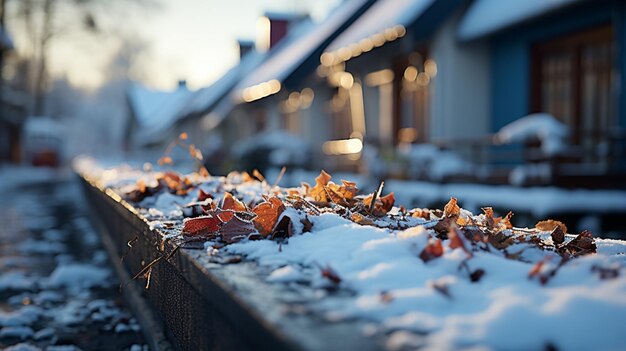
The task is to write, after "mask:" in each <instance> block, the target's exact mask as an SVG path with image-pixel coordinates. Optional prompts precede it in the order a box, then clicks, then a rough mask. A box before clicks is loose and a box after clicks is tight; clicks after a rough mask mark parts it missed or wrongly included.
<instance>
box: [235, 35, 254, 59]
mask: <svg viewBox="0 0 626 351" xmlns="http://www.w3.org/2000/svg"><path fill="white" fill-rule="evenodd" d="M237 43H238V44H239V59H240V60H241V59H242V58H243V57H244V56H246V54H247V53H249V52H250V51H252V49H254V41H252V40H245V39H239V40H237Z"/></svg>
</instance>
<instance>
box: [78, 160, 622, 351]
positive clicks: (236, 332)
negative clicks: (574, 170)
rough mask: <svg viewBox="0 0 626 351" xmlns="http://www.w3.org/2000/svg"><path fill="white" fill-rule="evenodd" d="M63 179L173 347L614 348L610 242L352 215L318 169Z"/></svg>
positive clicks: (386, 203) (558, 232) (429, 215)
mask: <svg viewBox="0 0 626 351" xmlns="http://www.w3.org/2000/svg"><path fill="white" fill-rule="evenodd" d="M77 169H78V171H79V173H81V174H82V175H83V179H85V184H86V191H87V194H88V196H89V202H90V206H93V208H94V209H95V211H94V212H95V213H96V214H97V217H99V218H101V219H102V221H103V222H105V225H106V228H107V230H106V232H105V233H104V235H108V236H110V237H111V238H112V240H113V241H114V242H115V243H116V245H117V246H116V249H115V250H113V252H112V253H113V254H114V255H117V256H118V257H119V256H123V257H124V262H125V265H126V268H127V269H128V271H129V272H131V273H133V275H135V274H136V273H143V274H139V276H144V277H146V278H148V279H149V280H148V281H149V282H150V286H149V287H148V288H147V289H146V290H145V295H146V296H147V297H148V300H149V301H151V303H152V304H153V306H154V307H155V308H156V309H157V310H158V311H159V313H161V316H162V318H163V320H164V323H165V324H166V325H167V327H168V328H169V329H170V330H171V333H172V334H173V335H174V337H175V338H176V339H177V342H178V343H179V345H180V346H181V347H182V348H184V349H196V348H210V347H216V346H230V347H233V346H234V347H241V348H257V349H258V348H260V347H264V348H265V347H272V348H279V349H280V348H295V349H307V350H309V349H310V350H317V349H320V350H321V349H364V350H367V349H390V350H401V349H407V348H408V349H413V348H416V347H423V348H425V349H458V348H465V347H479V348H486V349H511V348H513V349H525V350H526V349H544V348H548V347H550V348H556V349H566V350H567V349H620V348H622V347H623V345H624V344H625V343H626V334H624V333H623V325H624V324H626V268H625V267H626V243H625V242H623V241H616V240H608V239H598V238H592V237H591V235H590V234H589V233H587V232H584V233H581V234H576V235H572V234H567V232H568V230H567V228H566V227H565V226H563V225H562V224H560V223H556V222H545V223H541V224H539V225H538V227H537V228H533V229H528V228H514V227H512V226H511V224H510V217H505V218H499V217H494V216H493V213H492V212H491V210H490V209H485V212H484V213H483V214H480V215H474V214H472V213H470V212H468V211H466V210H463V209H461V208H459V207H458V206H457V205H456V200H451V201H450V202H449V203H448V205H447V206H446V208H444V209H443V211H435V210H432V211H431V210H424V209H412V210H406V209H404V208H401V207H393V201H391V199H393V196H389V195H386V196H382V195H383V194H382V193H380V194H377V196H378V197H376V196H374V197H370V198H369V199H370V205H368V206H366V208H364V207H363V205H362V203H363V202H366V201H367V197H354V198H353V197H352V195H350V193H351V189H352V186H353V184H351V183H350V182H347V183H346V182H344V183H342V184H339V183H336V184H335V183H332V182H330V181H329V178H327V177H326V176H324V174H322V175H321V176H320V177H319V178H318V182H317V184H316V185H315V187H312V188H307V187H306V186H305V187H299V188H292V189H280V188H277V187H273V186H271V185H269V184H268V183H267V182H264V181H263V182H260V181H257V180H254V179H252V177H250V176H247V177H246V176H245V175H242V174H234V175H230V176H229V177H210V176H208V175H206V174H191V175H186V176H185V175H180V174H175V173H172V174H170V175H167V174H165V173H158V172H144V171H139V170H134V169H131V168H127V167H126V168H125V167H116V168H114V169H109V170H106V169H101V168H98V166H97V165H96V164H93V163H91V164H89V163H83V164H82V165H80V166H79V167H78V168H77ZM174 177H178V178H179V181H177V182H176V184H174V185H175V187H178V189H179V190H180V189H183V188H184V189H185V191H182V192H180V194H179V195H175V194H172V190H173V189H172V188H169V189H170V191H167V189H168V187H170V185H172V184H171V183H169V184H166V183H167V182H170V181H171V180H172V179H173V178H174ZM156 179H159V181H158V182H161V183H159V184H162V185H158V184H157V185H155V182H157V181H156ZM180 179H184V180H183V181H181V180H180ZM158 182H157V183H158ZM181 184H187V185H184V186H183V187H182V188H181V187H180V186H181ZM320 185H321V186H320ZM189 189H193V191H189ZM321 189H323V190H325V191H323V192H318V191H319V190H321ZM329 189H330V190H329ZM174 190H175V189H174ZM401 191H402V189H399V192H401ZM174 192H176V191H174ZM227 194H230V195H233V196H232V198H231V196H230V195H227ZM262 194H266V197H265V198H263V197H262V196H261V195H262ZM339 195H341V196H339ZM122 197H125V198H126V199H128V200H129V201H130V200H131V199H132V200H134V201H135V202H133V203H132V205H131V202H129V201H126V200H123V199H122ZM377 198H378V199H383V201H382V204H381V201H379V200H377ZM272 199H279V200H281V201H284V203H283V205H284V206H285V208H284V209H282V210H281V211H282V212H281V213H282V214H280V216H278V215H277V217H276V218H275V220H276V223H275V224H274V225H273V226H272V228H271V230H270V231H269V232H268V233H264V232H263V231H264V230H263V228H262V225H263V224H264V222H261V226H254V225H253V226H252V227H250V226H247V224H246V223H247V222H251V223H252V220H251V219H250V218H249V217H246V218H243V217H245V216H247V215H245V213H249V214H252V215H256V216H257V217H261V216H262V215H263V216H265V215H266V214H267V213H266V212H262V211H260V210H259V211H256V210H257V209H258V208H259V206H265V208H266V209H268V208H274V207H273V206H274V205H275V206H280V205H279V204H278V202H276V200H272ZM294 199H296V200H294ZM299 199H302V202H298V201H300V200H299ZM321 200H326V204H324V201H321ZM462 201H463V199H462V198H460V199H459V202H461V203H462ZM344 202H345V203H344ZM188 203H191V204H189V205H186V204H188ZM263 204H265V205H263ZM296 204H298V205H296ZM390 204H391V206H390ZM350 205H354V206H353V207H351V206H350ZM233 206H235V207H236V206H243V207H242V209H243V210H242V211H239V210H236V211H235V210H231V208H233ZM311 206H312V207H311ZM319 206H321V207H319ZM359 206H360V207H359ZM377 210H378V211H379V212H378V213H376V211H377ZM229 211H230V212H238V213H240V214H238V215H229V216H228V218H229V219H226V218H224V217H223V214H224V213H225V212H229ZM198 215H200V216H199V217H196V216H198ZM183 216H191V217H192V218H186V219H183ZM220 216H222V217H220ZM238 216H239V217H238ZM216 217H217V218H220V220H219V222H216V221H215V218H216ZM286 217H288V219H287V220H285V218H286ZM233 218H237V219H236V220H235V222H231V221H232V220H233ZM305 219H306V220H305ZM283 222H285V223H287V226H286V227H284V228H283V229H281V230H277V228H278V227H280V226H281V223H283ZM229 223H230V224H229ZM232 223H235V224H236V225H235V224H232ZM242 223H243V224H242ZM253 224H258V223H257V222H254V223H253ZM214 226H217V227H214ZM226 228H230V229H228V230H225V229H226ZM286 228H288V229H286ZM232 229H235V230H232ZM268 234H269V235H268ZM270 238H271V239H272V240H270ZM253 239H257V240H253ZM258 239H262V240H258ZM127 243H130V246H132V248H130V249H129V248H128V246H127ZM183 243H184V246H187V247H190V246H195V247H196V249H193V248H179V246H178V245H181V244H183ZM159 257H161V258H160V259H159ZM156 259H159V261H158V262H157V263H155V264H153V265H152V266H149V265H148V264H149V263H151V262H153V261H154V260H156ZM142 261H143V265H142ZM142 267H144V268H143V269H142ZM145 267H152V269H150V268H145ZM140 282H141V283H142V284H145V283H146V280H141V281H140ZM231 339H233V340H231ZM181 340H182V341H181ZM198 340H201V341H198ZM216 340H226V341H224V342H226V344H213V343H217V342H218V341H216ZM228 342H231V343H233V344H228Z"/></svg>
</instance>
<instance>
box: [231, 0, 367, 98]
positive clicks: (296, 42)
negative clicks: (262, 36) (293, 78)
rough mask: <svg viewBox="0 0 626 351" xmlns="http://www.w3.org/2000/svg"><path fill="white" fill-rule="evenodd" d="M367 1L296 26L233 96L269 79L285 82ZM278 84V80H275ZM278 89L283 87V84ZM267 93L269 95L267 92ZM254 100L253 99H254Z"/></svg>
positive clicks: (352, 2)
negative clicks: (318, 19) (318, 21)
mask: <svg viewBox="0 0 626 351" xmlns="http://www.w3.org/2000/svg"><path fill="white" fill-rule="evenodd" d="M366 3H367V0H350V1H346V2H343V3H342V4H341V5H339V7H338V8H337V9H335V10H334V11H332V12H331V14H330V15H329V16H328V17H327V18H326V19H325V20H323V21H322V22H321V23H314V22H313V21H311V20H310V19H307V20H304V21H302V22H301V23H300V24H298V25H296V26H294V28H292V29H291V30H290V31H289V33H287V36H286V37H285V38H284V39H283V40H281V42H280V43H279V44H278V45H277V46H276V47H274V48H273V49H272V50H270V51H269V52H268V57H267V59H266V60H265V61H264V62H263V63H262V64H261V65H259V67H258V68H257V69H256V70H254V71H253V72H252V73H251V74H250V75H249V76H248V77H246V78H245V79H244V80H243V81H242V82H241V83H240V84H238V85H237V87H236V88H235V90H234V91H233V96H232V98H233V99H235V101H237V100H239V101H241V100H242V93H243V91H244V89H246V88H250V87H253V86H260V85H261V84H263V83H267V82H270V81H272V82H275V81H278V82H282V81H283V80H284V79H285V78H287V77H288V76H289V75H290V74H291V73H293V72H294V71H295V70H296V69H297V68H298V67H299V66H300V65H301V64H302V63H303V62H304V61H305V60H306V59H307V58H308V57H310V55H312V54H313V53H314V52H315V51H316V50H318V49H319V48H320V47H321V46H324V45H326V43H325V42H326V41H328V40H329V39H332V38H331V37H332V36H333V35H334V34H335V33H336V32H337V31H338V30H339V29H340V28H341V26H342V25H344V24H345V23H346V22H347V21H348V20H349V19H350V18H351V17H352V16H353V15H354V14H355V13H356V12H357V11H358V10H359V9H361V8H362V6H364V5H365V4H366ZM274 84H275V83H274ZM273 90H276V91H274V92H277V91H278V90H280V86H278V89H273ZM264 96H267V95H264ZM250 100H253V99H250Z"/></svg>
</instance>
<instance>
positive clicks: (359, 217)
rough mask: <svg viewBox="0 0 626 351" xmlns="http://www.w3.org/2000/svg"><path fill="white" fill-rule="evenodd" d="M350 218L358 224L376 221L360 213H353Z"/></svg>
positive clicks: (370, 223)
mask: <svg viewBox="0 0 626 351" xmlns="http://www.w3.org/2000/svg"><path fill="white" fill-rule="evenodd" d="M350 219H351V220H352V221H353V222H354V223H356V224H360V225H374V221H373V220H371V219H370V218H367V217H365V216H363V215H362V214H360V213H353V214H352V216H350Z"/></svg>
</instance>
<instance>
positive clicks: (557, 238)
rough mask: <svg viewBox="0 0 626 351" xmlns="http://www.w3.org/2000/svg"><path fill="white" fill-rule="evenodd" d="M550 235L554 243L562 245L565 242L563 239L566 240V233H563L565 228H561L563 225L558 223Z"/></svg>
mask: <svg viewBox="0 0 626 351" xmlns="http://www.w3.org/2000/svg"><path fill="white" fill-rule="evenodd" d="M550 236H551V237H552V242H553V243H554V245H560V244H562V243H563V241H565V233H563V229H561V227H560V226H558V225H557V226H555V227H554V230H552V233H550Z"/></svg>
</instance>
